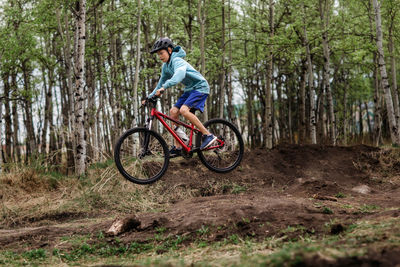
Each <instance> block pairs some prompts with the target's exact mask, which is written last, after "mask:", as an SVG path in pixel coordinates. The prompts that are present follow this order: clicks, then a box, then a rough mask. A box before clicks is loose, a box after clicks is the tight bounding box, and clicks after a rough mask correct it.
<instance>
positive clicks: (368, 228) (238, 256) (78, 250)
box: [0, 217, 400, 266]
mask: <svg viewBox="0 0 400 267" xmlns="http://www.w3.org/2000/svg"><path fill="white" fill-rule="evenodd" d="M302 229H303V227H302V226H291V227H288V228H287V229H285V230H284V232H285V233H294V232H299V231H300V233H299V234H298V238H297V239H296V240H295V241H294V240H289V241H288V240H287V239H285V237H284V236H283V237H277V236H271V237H268V238H267V239H265V240H261V241H257V240H256V239H252V238H242V237H240V236H239V235H237V234H232V235H230V236H228V237H227V238H225V239H224V240H222V241H216V242H210V241H207V240H196V241H194V242H189V243H187V242H185V241H186V240H187V239H186V238H185V237H183V236H181V235H168V236H163V237H162V238H153V239H151V240H148V242H146V243H138V242H132V243H129V244H124V243H122V242H121V241H120V240H119V239H114V240H113V241H110V240H109V241H108V242H106V241H105V240H104V237H101V238H98V237H99V233H96V234H93V235H85V236H72V237H65V238H63V240H62V242H63V244H64V246H66V245H68V246H67V247H69V249H60V248H55V249H51V250H46V249H37V250H30V251H26V252H21V253H16V252H12V251H1V252H0V264H4V265H22V264H28V265H52V266H57V265H62V264H68V265H96V264H105V263H107V264H110V265H112V264H113V265H118V264H120V265H140V266H149V265H150V266H154V265H160V264H163V265H165V264H167V265H169V266H187V265H192V264H193V265H194V266H216V265H217V266H232V265H235V266H300V265H302V264H304V262H306V260H307V259H310V258H312V257H320V258H325V259H326V258H329V259H333V260H334V259H336V258H343V257H357V256H360V255H364V254H365V253H367V251H368V249H371V248H373V249H375V250H377V251H379V250H380V249H383V248H386V249H387V248H388V243H390V244H393V246H398V245H399V244H400V218H391V217H390V218H389V217H387V218H386V217H383V218H377V219H375V220H371V221H359V222H357V223H355V224H353V225H349V226H348V227H346V230H345V231H343V232H342V233H340V234H339V235H334V236H332V235H326V236H320V237H318V236H314V235H313V236H305V235H304V233H302ZM161 233H165V231H164V230H163V229H162V228H159V233H157V234H161ZM100 236H101V235H100ZM185 243H186V245H185ZM365 244H369V246H370V247H366V246H365ZM371 246H372V247H371Z"/></svg>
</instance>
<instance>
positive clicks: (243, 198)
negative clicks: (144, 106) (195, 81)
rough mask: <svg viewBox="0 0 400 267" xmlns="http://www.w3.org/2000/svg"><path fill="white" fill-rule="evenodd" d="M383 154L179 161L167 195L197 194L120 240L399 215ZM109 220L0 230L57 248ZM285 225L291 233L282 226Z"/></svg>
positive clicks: (11, 238) (284, 153) (140, 222)
mask: <svg viewBox="0 0 400 267" xmlns="http://www.w3.org/2000/svg"><path fill="white" fill-rule="evenodd" d="M379 153H381V154H382V151H381V150H380V149H377V148H372V147H368V146H353V147H330V146H317V145H315V146H312V145H307V146H294V145H287V146H279V147H277V148H275V149H273V150H271V151H266V150H261V149H257V150H253V151H248V152H246V153H245V156H244V159H243V162H242V163H241V165H240V167H238V168H237V169H236V170H234V171H233V172H231V173H228V174H216V173H212V172H210V171H208V170H207V169H206V168H205V167H204V166H202V165H201V163H200V161H199V160H198V159H197V158H193V159H190V160H184V159H174V160H172V162H171V163H170V164H171V165H170V167H169V170H168V171H167V173H166V175H165V176H164V177H163V178H162V183H164V184H163V188H165V194H169V193H171V192H173V191H174V190H176V189H177V188H190V189H191V190H193V192H196V193H195V194H194V195H195V197H192V198H188V199H181V198H179V197H177V198H176V199H175V200H172V201H171V203H169V204H170V205H169V206H168V208H167V209H166V210H164V211H160V212H151V213H137V214H131V215H129V216H130V217H131V224H130V227H129V229H126V230H125V231H124V233H122V234H120V235H119V239H120V240H121V242H123V243H130V242H146V240H148V239H149V238H151V237H153V236H154V235H155V234H156V233H158V232H159V231H160V229H164V230H163V231H165V233H167V234H172V235H181V236H184V237H186V239H185V240H186V241H185V242H188V243H190V242H191V240H194V239H195V238H196V237H197V236H198V234H199V229H203V230H205V229H206V230H207V232H208V234H207V235H205V238H206V239H207V240H208V241H210V242H212V241H218V240H223V239H224V238H228V237H229V236H232V235H233V234H235V235H238V236H239V237H242V238H245V237H247V236H248V237H252V238H255V239H259V240H262V239H265V238H267V237H271V236H275V237H277V238H279V237H282V238H287V239H290V238H291V237H294V236H297V235H299V234H304V233H309V234H312V235H326V234H332V235H335V234H338V233H340V232H342V231H344V230H345V229H346V228H347V227H349V225H351V224H353V223H354V222H356V221H357V220H360V219H368V220H372V219H379V218H389V217H391V218H397V217H399V216H400V209H399V207H400V182H399V180H400V177H399V174H400V163H399V161H398V162H394V163H387V164H391V165H390V166H389V167H390V168H388V169H384V171H381V170H382V168H383V167H382V166H378V165H379V164H382V162H379V160H377V157H378V156H377V155H378V154H379ZM384 167H385V166H384ZM388 172H390V175H389V176H388V174H387V173H388ZM396 173H397V175H396ZM386 177H390V179H389V178H386ZM121 179H122V177H121ZM385 179H386V180H385ZM388 179H389V180H388ZM148 186H152V185H148ZM129 216H128V215H127V217H129ZM112 223H113V221H112V220H111V219H101V217H100V218H98V219H97V220H93V221H91V222H90V223H87V221H85V220H81V221H79V220H73V221H71V222H64V223H61V222H59V223H58V222H57V221H54V224H50V225H47V226H41V227H31V228H18V229H7V230H0V246H1V247H3V248H7V247H9V248H16V247H18V246H20V245H21V244H22V243H24V244H26V243H29V244H30V247H53V246H55V244H57V242H59V238H60V237H61V236H64V235H65V234H67V233H69V234H73V233H80V234H84V233H95V232H97V231H104V232H106V231H107V230H108V228H109V227H110V226H111V224H112ZM327 225H328V228H329V229H327ZM83 226H84V227H83ZM288 227H292V229H294V230H293V231H284V230H285V229H288ZM111 239H112V237H110V240H111ZM399 252H400V249H399V248H396V247H394V248H390V249H388V250H386V251H382V250H380V251H373V252H372V251H371V253H369V254H367V255H366V256H363V257H359V258H347V259H338V260H337V261H335V262H333V263H332V262H327V260H326V259H324V258H319V257H313V258H309V259H307V261H308V264H309V265H310V266H322V265H326V266H346V265H352V264H353V265H354V266H357V264H367V265H365V266H373V265H374V263H378V264H381V265H382V266H384V265H386V264H387V265H388V266H391V265H392V264H393V265H394V263H396V262H400V253H399ZM368 264H370V265H368Z"/></svg>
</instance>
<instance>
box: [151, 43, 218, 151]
mask: <svg viewBox="0 0 400 267" xmlns="http://www.w3.org/2000/svg"><path fill="white" fill-rule="evenodd" d="M150 53H151V54H153V53H157V55H158V57H159V59H160V60H161V61H162V62H163V65H162V71H161V77H160V80H159V82H158V84H157V86H156V88H155V89H154V90H153V92H152V93H151V94H150V95H149V96H148V97H152V96H154V95H156V96H160V95H161V93H162V92H163V91H164V90H165V89H168V88H170V87H172V86H174V85H176V84H178V83H182V84H184V85H185V88H184V90H183V94H182V95H181V96H180V97H179V99H178V101H177V102H176V104H175V105H174V106H173V107H172V108H171V110H170V116H171V117H172V118H174V119H176V120H178V119H179V114H182V115H183V116H184V117H185V118H186V119H187V120H189V121H190V122H191V123H193V124H194V125H195V126H196V127H197V128H198V129H199V130H200V131H201V133H202V134H203V136H202V143H201V146H200V149H205V148H207V147H209V146H210V145H211V144H212V143H213V142H214V141H215V140H216V139H217V137H216V136H214V135H212V134H211V133H210V132H209V131H208V130H207V129H206V128H205V127H204V125H203V124H202V123H201V122H200V120H199V119H198V118H197V117H196V115H195V114H194V113H192V112H191V111H190V110H191V109H194V110H200V111H201V112H203V111H204V105H205V102H206V99H207V97H208V95H209V93H210V87H209V85H208V83H207V81H206V79H205V78H204V77H203V76H202V75H201V74H200V72H198V71H197V70H195V69H194V68H193V67H192V66H191V65H190V64H189V63H188V62H186V61H185V60H184V59H183V58H184V57H185V56H186V52H185V51H184V50H183V49H182V47H180V46H176V47H175V46H174V44H173V43H172V41H171V40H170V39H169V38H160V39H158V40H157V41H156V42H155V43H154V45H153V48H152V50H151V51H150ZM174 144H175V145H174V146H173V147H172V149H171V150H170V155H171V156H177V155H180V154H181V152H182V147H181V145H180V144H179V143H178V142H176V140H175V141H174Z"/></svg>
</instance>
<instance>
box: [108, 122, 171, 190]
mask: <svg viewBox="0 0 400 267" xmlns="http://www.w3.org/2000/svg"><path fill="white" fill-rule="evenodd" d="M168 153H169V152H168V147H167V144H166V143H165V141H164V139H163V138H162V137H161V136H160V135H159V134H158V133H156V132H154V131H151V130H148V129H146V128H133V129H130V130H128V131H126V132H125V133H124V134H123V135H122V136H121V137H120V138H119V139H118V141H117V143H116V145H115V149H114V160H115V164H116V165H117V168H118V170H119V171H120V173H121V174H122V175H123V176H124V177H125V178H126V179H128V180H129V181H131V182H133V183H137V184H149V183H153V182H155V181H157V180H158V179H160V178H161V177H162V176H163V175H164V173H165V172H166V170H167V168H168V164H169V154H168Z"/></svg>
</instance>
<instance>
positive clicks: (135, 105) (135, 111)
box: [133, 0, 141, 126]
mask: <svg viewBox="0 0 400 267" xmlns="http://www.w3.org/2000/svg"><path fill="white" fill-rule="evenodd" d="M137 3H138V14H137V16H138V18H137V38H136V39H137V43H136V51H137V52H136V66H135V81H134V84H133V114H134V115H133V117H134V118H133V125H135V126H136V125H137V121H138V102H137V101H138V84H139V68H140V24H141V7H140V3H141V0H138V1H137Z"/></svg>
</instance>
